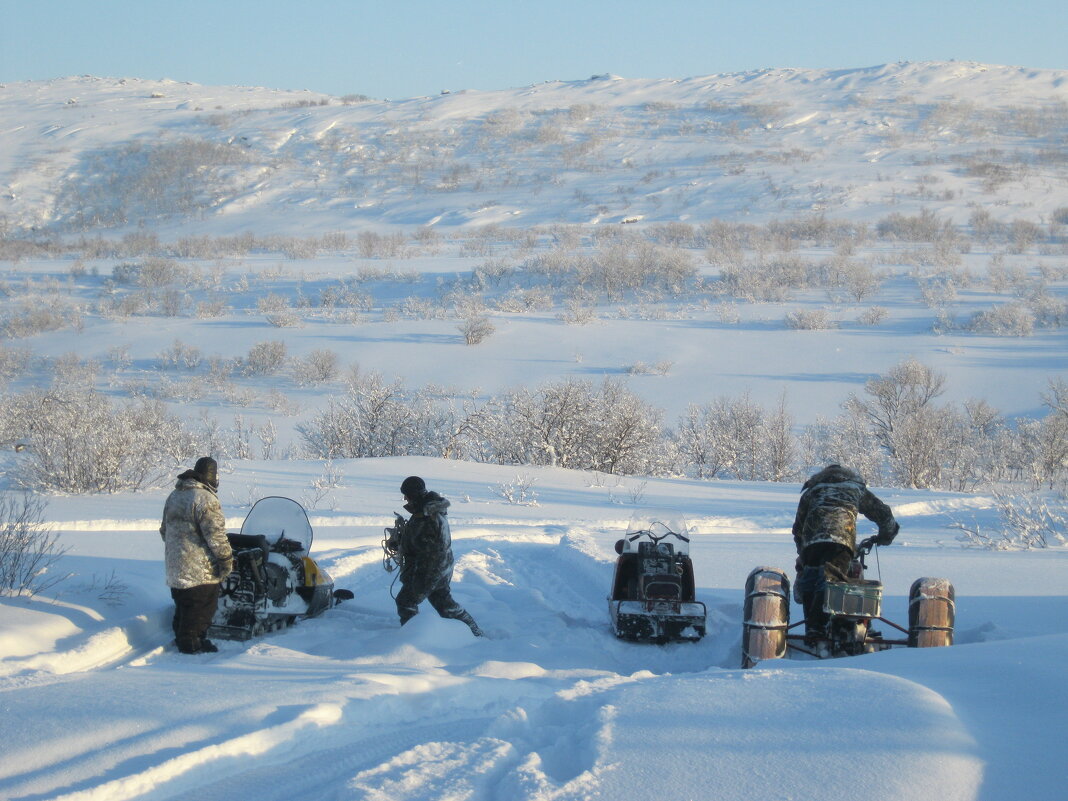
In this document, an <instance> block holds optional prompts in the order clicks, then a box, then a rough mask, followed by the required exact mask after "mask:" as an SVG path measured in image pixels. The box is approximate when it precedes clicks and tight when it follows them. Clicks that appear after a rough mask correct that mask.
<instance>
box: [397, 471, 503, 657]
mask: <svg viewBox="0 0 1068 801" xmlns="http://www.w3.org/2000/svg"><path fill="white" fill-rule="evenodd" d="M401 494H402V495H404V500H405V505H404V508H405V510H406V511H407V512H409V513H410V514H411V517H410V518H409V519H408V522H407V523H406V524H405V525H404V526H401V527H399V530H398V532H397V533H396V534H394V535H393V536H392V537H391V538H390V540H389V541H388V542H387V547H388V548H389V549H390V550H391V551H393V552H395V553H396V554H397V555H398V556H399V557H400V561H401V571H400V582H401V590H400V592H398V593H397V614H398V615H399V616H400V621H401V625H402V626H403V625H404V624H405V623H407V622H408V621H409V620H410V619H411V618H413V617H414V616H415V615H417V614H418V613H419V604H421V603H422V602H423V601H424V600H426V601H430V605H431V606H433V607H434V609H436V610H437V613H438V614H439V615H441V616H442V617H449V618H455V619H456V620H461V621H463V622H464V623H466V624H467V625H468V627H469V628H470V629H471V633H472V634H474V635H475V636H476V637H482V636H484V635H483V632H482V629H480V628H479V627H478V624H477V623H475V619H474V618H473V617H471V615H470V613H468V612H467V610H465V609H464V608H463V607H462V606H460V604H458V603H457V602H456V600H455V599H454V598H453V597H452V591H451V589H450V584H451V582H452V568H453V555H452V534H451V532H450V531H449V520H448V517H447V516H446V515H447V510H448V508H449V501H448V500H447V499H446V498H443V497H442V496H441V495H439V494H438V493H436V492H432V491H428V490H427V488H426V482H424V481H423V479H421V478H420V477H419V476H409V477H408V478H406V479H404V481H403V483H402V484H401Z"/></svg>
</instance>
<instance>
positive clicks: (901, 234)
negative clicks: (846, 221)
mask: <svg viewBox="0 0 1068 801" xmlns="http://www.w3.org/2000/svg"><path fill="white" fill-rule="evenodd" d="M875 233H876V234H877V235H878V236H879V238H880V239H891V240H898V241H903V242H938V241H942V240H949V241H955V240H956V239H957V232H956V229H955V228H954V227H953V222H952V221H951V220H948V219H943V218H941V217H939V216H938V215H937V214H936V213H935V212H933V211H930V210H928V209H921V210H920V213H919V214H917V215H916V216H913V217H910V216H908V215H905V214H899V213H897V212H895V213H893V214H889V215H887V216H886V217H884V218H883V219H881V220H879V222H878V223H876V225H875Z"/></svg>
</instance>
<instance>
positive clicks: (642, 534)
mask: <svg viewBox="0 0 1068 801" xmlns="http://www.w3.org/2000/svg"><path fill="white" fill-rule="evenodd" d="M640 537H648V538H649V539H651V540H652V541H653V542H654V543H657V542H660V541H661V540H666V539H667V538H668V537H678V538H679V539H680V540H682V541H683V542H689V541H690V538H689V537H685V536H683V535H682V534H678V533H676V532H674V531H667V532H665V533H664V534H654V533H653V532H651V531H649V530H648V529H646V530H644V531H635V532H633V533H631V534H627V542H634V540H636V539H639V538H640Z"/></svg>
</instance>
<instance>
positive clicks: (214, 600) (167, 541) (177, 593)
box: [159, 456, 233, 654]
mask: <svg viewBox="0 0 1068 801" xmlns="http://www.w3.org/2000/svg"><path fill="white" fill-rule="evenodd" d="M218 488H219V470H218V464H217V463H216V462H215V460H214V459H212V458H211V457H210V456H204V457H202V458H200V459H198V460H197V463H196V465H195V466H194V467H193V469H192V470H186V471H185V472H184V473H182V474H181V475H180V476H178V482H177V483H176V484H175V485H174V490H173V491H172V492H171V494H170V495H169V496H168V497H167V502H166V504H165V505H164V507H163V523H162V524H161V525H160V527H159V534H160V536H161V537H162V538H163V543H164V553H165V557H164V561H165V564H166V569H167V586H169V587H170V588H171V597H172V598H173V599H174V620H173V622H172V625H173V628H174V641H175V645H177V646H178V650H179V651H181V652H182V653H187V654H196V653H206V652H213V651H217V650H218V649H217V648H216V647H215V645H214V644H213V643H212V642H211V641H210V640H208V639H205V637H204V635H205V634H206V633H207V631H208V627H209V626H210V625H211V621H212V618H213V617H214V616H215V609H216V606H217V605H218V602H219V584H220V583H221V582H222V581H223V579H225V578H226V577H227V576H228V575H229V574H230V571H231V570H232V569H233V552H232V551H231V550H230V541H229V540H228V539H227V537H226V518H225V517H224V516H223V512H222V506H221V505H220V504H219V498H218V496H217V494H216V492H217V490H218Z"/></svg>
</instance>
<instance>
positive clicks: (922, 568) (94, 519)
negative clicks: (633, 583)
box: [0, 458, 1068, 801]
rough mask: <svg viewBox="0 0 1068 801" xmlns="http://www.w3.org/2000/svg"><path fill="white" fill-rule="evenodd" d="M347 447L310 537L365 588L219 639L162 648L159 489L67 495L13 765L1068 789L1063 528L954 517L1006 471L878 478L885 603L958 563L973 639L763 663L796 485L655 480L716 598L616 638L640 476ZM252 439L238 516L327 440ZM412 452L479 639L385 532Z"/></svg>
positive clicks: (9, 697) (397, 782)
mask: <svg viewBox="0 0 1068 801" xmlns="http://www.w3.org/2000/svg"><path fill="white" fill-rule="evenodd" d="M341 467H342V471H343V474H344V479H343V481H342V482H341V483H342V484H343V486H342V487H339V488H337V489H335V490H334V494H335V497H336V501H337V509H336V511H333V512H329V513H314V512H313V513H312V515H311V518H312V523H313V525H314V527H315V531H316V541H315V548H314V552H315V556H316V558H317V559H318V561H319V564H320V565H321V566H322V567H324V568H326V569H327V570H328V571H329V572H330V573H331V574H332V575H333V577H334V579H335V582H336V584H337V586H338V587H343V588H347V589H351V590H352V591H353V592H354V593H355V599H354V600H353V601H351V602H346V603H344V604H342V605H341V606H338V607H336V608H334V609H332V610H330V611H328V612H327V613H325V614H324V615H323V616H322V617H320V618H316V619H312V620H306V621H302V622H300V623H298V624H297V625H296V626H294V627H293V628H291V629H289V630H287V631H284V632H280V633H275V634H272V635H269V636H267V637H264V638H263V639H260V640H257V641H253V642H248V643H237V642H224V643H221V650H220V653H218V654H214V655H201V656H192V657H189V656H183V655H179V654H177V653H175V652H174V651H173V650H171V649H169V648H167V647H166V646H167V643H168V622H169V614H170V610H171V606H170V599H169V596H168V594H167V591H166V588H165V587H164V586H163V582H162V578H161V577H162V565H161V552H162V548H161V545H160V542H159V537H158V534H157V533H156V531H155V530H154V529H155V527H156V526H157V523H156V521H155V518H156V516H157V515H158V513H159V510H160V508H161V507H162V502H163V499H164V497H165V492H164V491H163V490H160V491H156V492H149V493H143V494H138V495H119V496H116V497H107V498H103V497H93V498H78V499H75V498H57V499H55V500H54V501H53V503H52V505H51V507H50V517H51V518H52V519H54V520H55V525H56V526H57V527H58V528H59V529H61V530H62V532H63V542H64V543H65V544H66V545H68V546H69V547H70V552H69V553H68V555H67V556H66V557H65V559H64V568H65V569H69V570H72V571H75V572H76V573H77V574H78V575H77V578H75V579H72V581H71V582H70V583H68V584H67V585H66V586H65V589H64V592H63V594H62V597H61V599H60V600H59V601H56V602H52V601H51V600H50V599H48V598H40V597H38V598H35V599H33V600H19V599H14V600H12V599H5V600H4V601H3V616H4V626H3V629H2V632H3V634H2V639H0V648H2V653H3V660H2V661H0V671H2V679H0V681H2V684H0V698H2V701H0V703H2V709H3V728H4V733H5V740H6V742H7V743H8V746H7V747H6V748H5V750H4V753H3V755H2V756H0V794H2V795H3V796H4V797H5V798H10V799H13V801H14V799H20V800H22V799H45V798H49V799H59V798H63V799H107V800H108V801H117V800H118V799H127V798H138V799H156V798H159V799H162V798H201V799H215V798H218V799H224V798H232V797H234V796H235V795H236V796H239V797H247V798H257V799H264V801H273V800H274V799H277V800H278V801H284V800H286V799H290V798H292V797H293V796H294V795H306V794H310V795H311V796H313V797H315V798H323V799H393V800H394V801H400V800H401V799H421V800H422V799H425V800H427V801H429V800H430V799H446V798H448V799H452V798H457V799H459V798H471V799H506V798H523V799H572V798H574V799H578V798H605V799H647V798H665V799H705V798H707V799H712V798H717V799H752V798H768V799H788V798H790V799H814V798H825V799H839V798H840V799H847V798H855V797H864V798H869V799H915V798H921V797H932V796H933V795H934V794H937V796H938V797H940V798H946V799H975V798H980V799H1014V798H1019V797H1020V796H1021V795H1023V796H1024V797H1026V798H1029V799H1048V800H1049V801H1054V800H1055V799H1058V798H1061V797H1062V793H1063V787H1064V782H1065V781H1066V779H1068V775H1066V774H1065V769H1064V766H1063V760H1060V758H1059V753H1060V743H1059V732H1062V731H1063V730H1064V724H1065V720H1066V713H1065V709H1066V702H1068V697H1066V690H1065V683H1064V681H1063V670H1062V668H1063V664H1064V660H1065V659H1066V658H1068V598H1066V593H1065V584H1064V576H1065V568H1066V564H1065V558H1066V557H1068V553H1066V552H1065V551H1064V550H1063V549H1056V550H1048V551H1039V552H1003V553H999V552H990V551H975V550H967V549H963V548H961V547H960V544H959V543H957V542H956V541H955V540H954V536H953V532H952V531H950V530H948V529H947V528H946V521H947V516H956V517H958V518H963V519H968V520H972V519H975V520H979V521H980V522H987V523H990V522H992V520H991V515H992V512H991V508H990V507H991V505H992V501H991V499H989V498H985V497H983V496H978V495H955V494H949V493H935V492H920V491H880V492H881V494H882V496H883V497H884V499H885V500H886V501H887V502H889V503H890V504H891V506H892V507H893V508H894V510H895V512H896V513H897V515H898V517H899V519H900V521H901V525H902V533H901V535H900V536H899V538H898V540H897V542H896V543H895V544H894V545H893V546H892V547H890V548H888V549H880V551H879V555H878V575H881V577H882V579H883V581H884V583H885V586H886V603H885V614H886V615H887V617H889V618H890V619H892V620H895V621H898V622H905V621H906V620H907V609H906V604H907V593H908V587H909V585H910V584H911V582H912V581H913V579H914V578H917V577H919V576H921V575H941V576H946V577H949V578H950V579H951V580H952V581H953V582H954V584H955V586H956V590H957V599H958V602H957V638H956V644H955V645H954V646H953V647H952V648H949V649H932V650H926V651H925V650H911V649H901V650H892V651H888V652H883V653H878V654H871V655H867V656H862V657H854V658H851V659H842V660H837V661H831V662H815V661H811V660H810V661H800V660H797V661H794V660H790V661H784V662H782V663H777V664H770V665H769V664H765V665H762V666H760V667H758V668H756V669H753V670H748V671H743V670H740V669H739V667H738V665H739V659H740V649H739V642H740V632H741V606H742V589H741V588H742V585H743V584H744V581H745V577H746V575H747V573H748V571H749V570H750V569H751V568H752V567H754V566H756V565H761V564H768V565H779V566H781V567H784V568H789V567H790V565H791V563H792V560H793V552H792V551H793V548H792V542H791V540H790V534H789V527H790V524H791V522H792V518H793V511H794V506H795V504H796V498H797V487H796V486H791V485H776V484H758V483H739V482H714V483H707V482H694V481H685V480H658V479H652V480H649V481H648V484H647V486H645V487H644V496H643V498H642V499H641V500H642V503H641V505H642V506H653V507H664V508H667V507H670V508H675V509H682V510H685V513H686V515H687V517H688V520H689V523H690V526H691V528H692V530H693V546H692V554H693V558H694V564H695V572H696V576H697V585H698V587H697V595H698V598H699V599H700V600H703V601H704V602H705V603H706V604H707V605H708V609H709V618H708V622H709V630H708V635H707V636H706V637H705V638H704V639H703V640H702V641H700V642H698V643H695V644H674V645H666V646H655V645H642V644H631V643H625V642H621V641H618V640H616V639H615V637H614V635H613V634H612V632H611V629H610V627H609V623H608V610H607V603H606V596H607V593H608V591H609V585H610V582H611V575H612V564H613V559H614V552H613V550H612V545H613V543H614V541H615V540H616V539H617V538H618V537H619V535H620V534H621V532H622V531H623V529H624V527H625V526H626V523H627V521H628V519H629V517H630V515H631V513H632V512H633V511H634V509H635V508H636V506H635V504H633V503H631V502H630V500H629V497H628V492H627V484H628V483H631V484H633V481H634V480H633V479H621V480H620V479H615V478H609V479H603V477H602V480H601V481H596V480H594V477H592V476H591V475H589V474H585V473H578V472H572V471H565V470H558V469H557V470H554V469H549V468H541V469H529V470H524V471H523V472H524V474H525V475H526V476H527V477H528V478H530V479H533V480H534V483H533V485H532V486H533V487H534V490H535V492H536V494H537V497H536V498H535V499H534V500H536V502H537V505H517V504H509V503H507V502H505V501H504V500H503V499H502V498H501V495H500V489H501V487H502V486H504V485H507V484H508V483H510V482H512V481H513V480H514V478H515V471H514V470H509V469H506V468H500V467H490V466H481V465H470V464H460V463H455V462H450V461H440V460H432V459H416V458H400V459H382V460H356V461H352V462H345V463H343V464H342V465H341ZM230 468H231V470H232V472H230V473H227V474H225V475H224V476H223V477H222V479H223V480H222V487H221V494H222V497H223V500H224V508H225V509H226V510H227V512H228V515H229V519H228V523H229V525H230V526H231V527H232V528H233V529H234V530H236V527H238V526H239V525H240V522H241V520H242V517H243V511H242V510H241V509H240V507H238V506H237V504H235V503H233V502H231V501H228V500H227V499H228V498H232V497H233V496H234V495H237V496H240V495H242V494H243V493H244V492H246V491H247V489H248V488H249V487H250V486H251V485H255V486H257V487H258V488H259V491H260V493H261V494H264V495H267V494H282V495H291V496H294V497H299V495H300V493H301V492H302V491H303V490H304V489H305V488H306V486H307V484H308V483H309V481H310V480H311V479H312V478H314V476H315V474H316V473H317V471H318V470H319V465H317V464H304V463H284V464H279V463H263V462H258V463H257V462H250V463H238V464H233V465H231V466H230ZM410 473H418V474H421V475H424V476H427V477H428V480H429V483H430V485H431V486H432V487H435V488H437V489H438V490H440V491H441V492H443V493H444V494H445V495H446V496H448V497H450V498H451V499H452V500H453V501H454V505H453V509H452V515H451V517H452V519H453V530H454V537H455V541H456V542H455V549H456V554H457V571H456V580H455V584H454V588H455V594H456V596H457V598H458V599H459V600H460V602H461V603H463V604H464V605H465V606H466V607H467V608H468V609H469V610H471V611H472V612H473V614H474V615H475V616H476V618H477V619H478V621H479V622H480V624H481V625H482V627H483V628H484V629H486V631H487V633H488V635H489V637H488V638H487V639H485V640H476V639H474V638H473V637H471V635H470V633H469V632H468V631H467V628H466V627H465V626H464V625H463V624H462V623H459V622H457V621H450V620H442V619H440V618H438V617H437V616H436V615H434V614H433V612H432V611H430V612H429V613H424V614H420V615H419V616H418V617H417V618H415V619H414V620H413V621H412V622H411V623H410V624H409V625H408V626H406V627H404V628H403V629H401V628H399V627H398V625H397V622H396V617H395V612H394V609H393V603H392V600H391V598H390V578H391V577H390V576H389V575H388V574H387V573H385V572H384V571H383V570H382V567H381V564H380V557H381V550H380V546H379V542H380V539H381V529H382V527H383V526H384V525H387V524H388V523H389V522H390V520H391V515H390V512H391V511H392V510H393V509H394V508H395V507H396V506H397V504H398V502H399V498H398V495H397V492H396V485H397V484H398V483H399V481H400V479H401V478H402V477H403V476H405V475H408V474H410ZM598 484H600V486H598ZM112 570H115V571H117V573H118V575H119V578H120V580H121V583H122V593H121V594H120V596H119V597H118V598H117V599H115V600H114V601H113V605H109V604H108V603H107V602H105V601H103V600H101V598H100V597H99V596H100V594H101V592H100V590H101V586H102V583H103V579H104V577H105V576H106V575H107V574H108V573H109V572H110V571H112ZM869 575H876V570H875V569H874V568H873V569H872V570H871V571H869ZM94 578H95V579H97V586H96V587H90V586H88V585H89V584H90V583H92V581H93V579H94ZM79 583H80V586H79ZM791 614H792V619H797V616H798V614H799V610H798V608H797V607H796V606H795V607H794V608H793V610H792V612H791ZM928 793H930V795H928Z"/></svg>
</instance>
